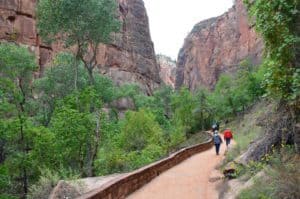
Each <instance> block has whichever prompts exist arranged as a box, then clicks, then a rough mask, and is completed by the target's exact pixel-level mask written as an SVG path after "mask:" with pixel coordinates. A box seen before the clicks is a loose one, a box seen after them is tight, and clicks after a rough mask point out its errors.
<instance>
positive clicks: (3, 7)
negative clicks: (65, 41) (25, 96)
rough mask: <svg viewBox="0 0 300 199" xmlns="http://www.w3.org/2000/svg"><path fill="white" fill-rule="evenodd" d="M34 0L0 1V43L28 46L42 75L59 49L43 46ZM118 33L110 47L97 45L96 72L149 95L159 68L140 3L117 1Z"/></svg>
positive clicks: (55, 46)
mask: <svg viewBox="0 0 300 199" xmlns="http://www.w3.org/2000/svg"><path fill="white" fill-rule="evenodd" d="M36 2H37V1H36V0H0V13H1V15H0V40H6V41H15V42H17V43H21V44H25V45H28V46H29V48H30V49H31V50H32V51H33V52H35V54H36V56H37V58H38V60H39V64H40V73H41V74H42V73H43V71H44V68H45V65H46V64H47V63H49V62H50V60H51V57H52V56H53V54H55V53H57V52H58V51H60V50H62V48H61V47H59V46H60V45H53V46H52V47H48V46H44V45H43V44H42V43H41V42H40V39H39V37H38V34H37V28H36V19H35V5H36ZM118 3H119V14H120V20H121V21H122V22H123V25H122V27H121V32H120V33H118V34H116V35H114V39H113V41H112V43H111V44H110V45H100V46H99V48H100V51H99V54H98V56H97V62H98V68H99V71H100V72H101V73H103V74H106V75H108V76H110V77H111V78H112V79H113V80H114V81H115V82H116V83H117V84H120V85H121V84H124V83H129V82H130V83H138V84H139V85H140V86H141V87H142V88H143V89H144V90H145V91H146V92H147V93H151V92H152V90H153V88H155V87H156V86H157V85H158V84H159V83H160V78H159V66H158V64H157V62H156V58H155V52H154V48H153V43H152V41H151V36H150V31H149V23H148V17H147V13H146V9H145V7H144V2H143V1H142V0H118Z"/></svg>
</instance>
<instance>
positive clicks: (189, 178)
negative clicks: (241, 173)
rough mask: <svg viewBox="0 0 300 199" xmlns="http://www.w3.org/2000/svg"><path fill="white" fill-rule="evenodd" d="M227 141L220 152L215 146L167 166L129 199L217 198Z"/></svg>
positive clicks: (128, 198)
mask: <svg viewBox="0 0 300 199" xmlns="http://www.w3.org/2000/svg"><path fill="white" fill-rule="evenodd" d="M225 148H226V146H225V144H224V143H223V144H222V145H221V149H220V155H219V156H217V155H216V152H215V148H214V147H213V148H211V149H210V150H208V151H205V152H202V153H199V154H197V155H194V156H192V157H191V158H189V159H187V160H185V161H184V162H182V163H180V164H179V165H177V166H175V167H173V168H171V169H169V170H167V171H166V172H164V173H162V174H161V175H160V176H158V177H156V178H155V179H153V180H152V181H151V182H149V183H148V184H147V185H145V186H144V187H142V188H141V189H139V190H137V191H136V192H134V193H133V194H131V195H129V196H128V197H127V199H217V198H218V195H219V193H218V190H217V186H218V184H219V183H222V180H221V178H222V176H223V175H222V174H221V173H220V171H218V170H216V167H217V166H218V165H219V164H220V163H221V162H222V160H223V159H224V153H225Z"/></svg>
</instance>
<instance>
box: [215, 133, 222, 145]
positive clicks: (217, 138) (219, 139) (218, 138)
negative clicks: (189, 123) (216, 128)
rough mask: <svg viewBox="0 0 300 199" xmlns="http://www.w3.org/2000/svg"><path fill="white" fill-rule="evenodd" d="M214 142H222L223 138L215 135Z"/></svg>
mask: <svg viewBox="0 0 300 199" xmlns="http://www.w3.org/2000/svg"><path fill="white" fill-rule="evenodd" d="M214 143H215V144H221V143H222V139H221V137H220V136H219V135H214Z"/></svg>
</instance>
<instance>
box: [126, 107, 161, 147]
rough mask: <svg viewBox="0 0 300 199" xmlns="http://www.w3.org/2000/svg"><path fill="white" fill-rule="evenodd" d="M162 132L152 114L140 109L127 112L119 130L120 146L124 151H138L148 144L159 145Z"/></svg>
mask: <svg viewBox="0 0 300 199" xmlns="http://www.w3.org/2000/svg"><path fill="white" fill-rule="evenodd" d="M161 139H162V130H161V128H160V126H159V124H158V123H157V122H156V121H155V117H154V115H153V114H151V113H149V112H147V111H145V110H143V109H141V110H139V111H138V112H127V113H126V117H125V120H124V124H123V126H122V128H121V145H122V148H124V149H125V150H126V151H139V150H142V149H144V148H145V147H146V146H148V145H150V144H160V143H161V141H162V140H161Z"/></svg>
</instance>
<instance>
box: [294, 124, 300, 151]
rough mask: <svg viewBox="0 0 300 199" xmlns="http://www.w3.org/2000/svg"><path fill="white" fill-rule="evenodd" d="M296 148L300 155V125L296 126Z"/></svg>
mask: <svg viewBox="0 0 300 199" xmlns="http://www.w3.org/2000/svg"><path fill="white" fill-rule="evenodd" d="M294 143H295V148H296V151H297V153H298V154H300V123H299V124H296V128H295V134H294Z"/></svg>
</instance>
